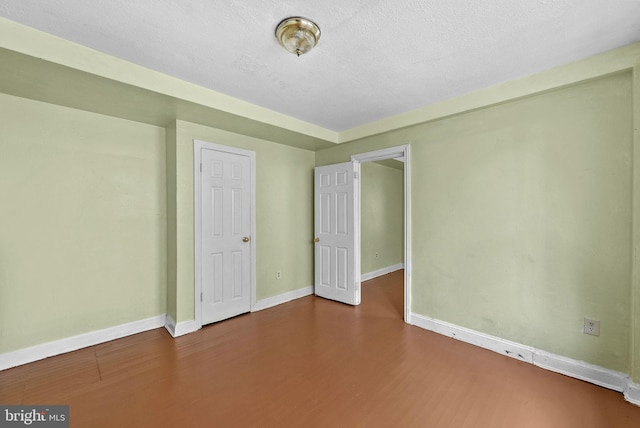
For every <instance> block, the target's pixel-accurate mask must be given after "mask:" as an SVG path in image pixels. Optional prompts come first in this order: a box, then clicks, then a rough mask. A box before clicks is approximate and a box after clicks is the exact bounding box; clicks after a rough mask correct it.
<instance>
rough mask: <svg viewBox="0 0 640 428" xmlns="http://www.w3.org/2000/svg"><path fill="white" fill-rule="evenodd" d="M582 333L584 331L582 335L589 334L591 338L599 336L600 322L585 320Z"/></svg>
mask: <svg viewBox="0 0 640 428" xmlns="http://www.w3.org/2000/svg"><path fill="white" fill-rule="evenodd" d="M583 331H584V334H590V335H592V336H600V320H593V319H591V318H585V319H584V330H583Z"/></svg>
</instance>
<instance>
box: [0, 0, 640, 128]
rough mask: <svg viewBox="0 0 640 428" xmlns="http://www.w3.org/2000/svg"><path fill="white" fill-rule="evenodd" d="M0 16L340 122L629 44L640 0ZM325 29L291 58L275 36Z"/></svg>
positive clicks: (63, 0) (143, 2)
mask: <svg viewBox="0 0 640 428" xmlns="http://www.w3.org/2000/svg"><path fill="white" fill-rule="evenodd" d="M0 15H1V16H4V17H6V18H8V19H11V20H13V21H17V22H20V23H23V24H26V25H28V26H31V27H34V28H37V29H40V30H43V31H45V32H47V33H51V34H54V35H57V36H60V37H62V38H65V39H68V40H71V41H74V42H77V43H79V44H82V45H85V46H88V47H91V48H94V49H96V50H99V51H102V52H105V53H108V54H111V55H113V56H116V57H120V58H123V59H126V60H128V61H131V62H134V63H137V64H140V65H143V66H146V67H148V68H152V69H155V70H158V71H161V72H163V73H166V74H169V75H172V76H175V77H178V78H181V79H184V80H187V81H190V82H193V83H196V84H199V85H202V86H205V87H208V88H210V89H213V90H215V91H218V92H222V93H224V94H228V95H231V96H234V97H236V98H239V99H243V100H246V101H249V102H252V103H255V104H258V105H260V106H263V107H267V108H270V109H272V110H275V111H278V112H281V113H285V114H287V115H290V116H293V117H296V118H299V119H302V120H305V121H308V122H311V123H314V124H316V125H320V126H322V127H325V128H328V129H331V130H334V131H343V130H346V129H350V128H353V127H356V126H359V125H362V124H365V123H369V122H373V121H376V120H379V119H382V118H385V117H389V116H393V115H396V114H399V113H403V112H406V111H409V110H412V109H415V108H418V107H422V106H425V105H429V104H432V103H435V102H438V101H441V100H445V99H449V98H453V97H456V96H459V95H462V94H465V93H468V92H472V91H474V90H477V89H481V88H484V87H488V86H491V85H493V84H496V83H500V82H504V81H508V80H512V79H514V78H517V77H521V76H526V75H529V74H532V73H535V72H537V71H541V70H545V69H548V68H552V67H554V66H557V65H561V64H565V63H568V62H572V61H575V60H578V59H581V58H585V57H587V56H590V55H593V54H596V53H599V52H603V51H606V50H610V49H613V48H616V47H619V46H624V45H627V44H629V43H632V42H636V41H640V0H633V1H632V0H484V1H482V0H447V1H444V0H443V1H424V0H384V1H380V0H378V1H375V0H370V1H364V0H325V1H317V0H316V1H292V0H280V1H276V0H240V1H239V0H225V1H222V0H217V1H216V0H180V1H175V0H135V1H131V0H102V1H87V0H47V1H44V0H0ZM291 15H302V16H307V17H309V18H311V19H313V20H315V21H316V22H317V23H318V25H319V26H320V28H321V30H322V36H321V39H320V43H319V44H318V46H317V47H316V48H315V49H314V50H312V51H311V52H309V53H308V54H306V55H303V56H301V57H300V58H297V57H296V56H295V55H292V54H290V53H288V52H286V51H285V50H284V49H283V48H282V47H280V45H278V43H277V41H276V39H275V37H274V35H273V33H274V29H275V26H276V25H277V24H278V22H280V20H282V19H283V18H285V17H287V16H291Z"/></svg>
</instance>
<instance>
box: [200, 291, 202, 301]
mask: <svg viewBox="0 0 640 428" xmlns="http://www.w3.org/2000/svg"><path fill="white" fill-rule="evenodd" d="M200 302H202V293H200Z"/></svg>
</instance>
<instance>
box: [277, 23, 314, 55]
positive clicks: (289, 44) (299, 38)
mask: <svg viewBox="0 0 640 428" xmlns="http://www.w3.org/2000/svg"><path fill="white" fill-rule="evenodd" d="M276 39H278V41H279V42H280V44H281V45H282V46H284V48H285V49H286V50H288V51H289V52H291V53H294V54H296V55H298V56H300V55H302V54H303V53H307V52H309V51H310V50H311V49H312V48H313V47H314V46H315V45H316V44H317V43H318V40H320V27H318V25H317V24H316V23H315V22H313V21H312V20H310V19H307V18H302V17H301V16H292V17H290V18H285V19H283V20H282V21H281V22H280V23H279V24H278V26H277V27H276Z"/></svg>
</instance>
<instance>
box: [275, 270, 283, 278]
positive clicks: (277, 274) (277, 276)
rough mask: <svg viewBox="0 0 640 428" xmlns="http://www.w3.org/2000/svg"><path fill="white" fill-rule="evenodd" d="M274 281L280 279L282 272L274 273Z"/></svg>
mask: <svg viewBox="0 0 640 428" xmlns="http://www.w3.org/2000/svg"><path fill="white" fill-rule="evenodd" d="M276 279H282V272H280V271H277V272H276Z"/></svg>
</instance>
